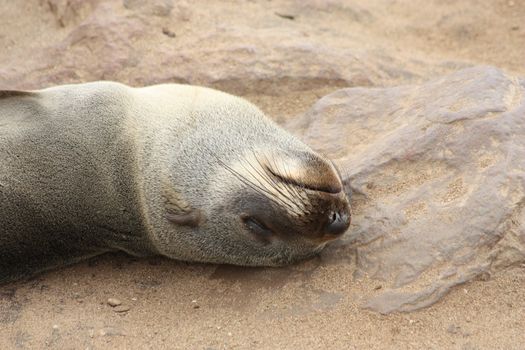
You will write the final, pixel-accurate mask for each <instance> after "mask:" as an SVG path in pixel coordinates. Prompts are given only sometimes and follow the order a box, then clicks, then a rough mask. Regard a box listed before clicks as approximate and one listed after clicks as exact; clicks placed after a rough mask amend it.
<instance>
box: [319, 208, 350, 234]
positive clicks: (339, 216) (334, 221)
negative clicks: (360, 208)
mask: <svg viewBox="0 0 525 350" xmlns="http://www.w3.org/2000/svg"><path fill="white" fill-rule="evenodd" d="M349 225H350V216H349V215H348V214H347V213H340V212H336V211H334V212H332V213H331V214H330V216H329V219H328V222H327V223H326V226H325V227H324V233H325V234H329V235H334V236H335V235H340V234H343V233H344V232H345V231H346V230H347V229H348V226H349Z"/></svg>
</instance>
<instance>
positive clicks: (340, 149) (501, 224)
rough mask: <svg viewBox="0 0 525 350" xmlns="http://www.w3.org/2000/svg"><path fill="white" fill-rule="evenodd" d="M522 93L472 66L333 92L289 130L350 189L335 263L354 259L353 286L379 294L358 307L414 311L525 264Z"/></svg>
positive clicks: (513, 83) (496, 74)
mask: <svg viewBox="0 0 525 350" xmlns="http://www.w3.org/2000/svg"><path fill="white" fill-rule="evenodd" d="M524 91H525V82H524V80H520V79H516V78H512V77H508V76H507V75H505V74H504V73H503V72H502V71H500V70H498V69H495V68H491V67H476V68H470V69H466V70H462V71H459V72H458V73H455V74H452V75H449V76H445V77H444V78H441V79H437V80H433V81H430V82H428V83H426V84H423V85H420V86H401V87H394V88H386V89H370V88H348V89H342V90H339V91H337V92H335V93H333V94H330V95H328V96H326V97H323V98H322V99H320V100H319V101H318V102H317V103H316V104H315V105H314V106H313V108H312V109H311V110H310V111H309V112H308V113H306V114H305V115H304V116H303V117H301V118H299V119H297V120H295V121H293V122H292V123H291V124H290V128H291V129H293V130H297V132H298V134H300V135H301V136H302V138H303V139H304V140H305V141H306V142H308V143H309V144H310V145H312V146H313V147H314V148H316V149H318V150H320V151H322V152H324V153H325V154H327V155H328V156H330V157H332V158H333V159H334V160H335V161H336V163H337V164H339V166H340V167H341V170H342V173H343V176H344V179H345V181H346V182H347V183H348V184H349V186H350V187H351V188H352V189H353V192H354V196H353V203H354V217H353V227H352V229H351V231H350V234H349V235H348V236H347V238H346V239H345V240H344V241H343V242H342V243H341V244H340V245H339V246H338V247H336V248H334V249H332V250H333V251H332V253H333V254H335V257H334V258H335V259H339V258H341V257H342V256H348V255H350V254H351V252H353V251H354V249H355V250H356V251H357V270H356V271H355V276H356V277H358V278H359V277H366V276H367V277H370V278H372V279H378V280H382V281H384V282H383V285H385V286H387V287H388V288H385V289H382V293H378V294H375V295H374V296H373V297H371V298H368V301H367V302H366V303H365V304H364V306H365V307H367V308H370V309H373V310H376V311H379V312H381V313H389V312H392V311H411V310H414V309H417V308H420V307H424V306H427V305H430V304H431V303H433V302H435V301H437V300H438V299H439V298H440V297H441V296H443V295H444V294H445V293H446V292H447V291H448V290H449V289H450V288H451V287H452V286H454V285H457V284H460V283H463V282H466V281H469V280H471V279H472V278H475V277H477V276H481V277H483V278H486V277H487V276H489V275H490V274H491V273H493V272H494V271H497V270H498V269H500V268H502V267H505V266H508V265H510V264H514V263H519V262H524V261H525V209H524V207H525V190H524V187H525V100H524V97H523V93H524ZM356 246H357V248H355V247H356Z"/></svg>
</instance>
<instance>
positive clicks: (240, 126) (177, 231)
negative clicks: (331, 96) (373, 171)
mask: <svg viewBox="0 0 525 350" xmlns="http://www.w3.org/2000/svg"><path fill="white" fill-rule="evenodd" d="M349 224H350V206H349V200H348V198H347V196H346V195H345V193H344V191H343V185H342V182H341V179H340V176H339V175H338V172H337V170H336V168H335V167H334V165H333V164H332V163H331V162H330V161H329V160H328V159H326V158H324V157H323V156H321V155H319V154H317V153H316V152H314V151H312V150H311V149H310V148H309V147H308V146H306V145H305V144H303V143H302V142H300V141H299V140H297V139H296V138H295V137H293V136H292V135H290V134H289V133H287V132H286V131H284V130H283V129H281V128H280V127H278V126H277V125H276V124H275V123H273V122H272V121H271V120H269V119H268V118H266V117H265V116H264V115H263V113H262V112H261V111H260V110H259V109H257V108H256V107H255V106H254V105H252V104H250V103H249V102H247V101H245V100H243V99H241V98H238V97H234V96H231V95H229V94H226V93H223V92H219V91H215V90H212V89H208V88H203V87H195V86H187V85H177V84H164V85H156V86H150V87H144V88H131V87H128V86H126V85H123V84H119V83H113V82H94V83H87V84H78V85H64V86H58V87H53V88H48V89H44V90H38V91H0V282H7V281H10V280H14V279H17V278H22V277H27V276H31V275H33V274H35V273H38V272H40V271H44V270H48V269H50V268H53V267H58V266H62V265H66V264H71V263H73V262H76V261H78V260H80V259H84V258H87V257H91V256H94V255H98V254H102V253H104V252H109V251H117V250H120V251H125V252H127V253H129V254H132V255H134V256H149V255H156V254H160V255H164V256H166V257H169V258H173V259H179V260H185V261H198V262H211V263H228V264H236V265H246V266H261V265H264V266H277V265H283V264H287V263H291V262H294V261H296V260H299V259H303V258H306V257H308V256H311V255H313V254H315V253H317V252H319V251H320V250H321V249H322V248H323V247H324V246H325V244H326V243H327V242H328V241H330V240H333V239H335V238H337V237H339V236H340V235H341V234H343V233H344V232H345V231H346V230H347V228H348V226H349Z"/></svg>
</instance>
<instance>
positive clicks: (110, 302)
mask: <svg viewBox="0 0 525 350" xmlns="http://www.w3.org/2000/svg"><path fill="white" fill-rule="evenodd" d="M120 304H122V302H121V301H120V300H119V299H117V298H109V299H108V305H109V306H111V307H115V306H119V305H120Z"/></svg>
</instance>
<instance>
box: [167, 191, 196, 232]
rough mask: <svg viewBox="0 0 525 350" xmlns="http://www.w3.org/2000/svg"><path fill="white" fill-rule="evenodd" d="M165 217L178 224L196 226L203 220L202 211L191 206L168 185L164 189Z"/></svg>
mask: <svg viewBox="0 0 525 350" xmlns="http://www.w3.org/2000/svg"><path fill="white" fill-rule="evenodd" d="M164 199H165V204H166V219H168V220H169V221H171V222H173V223H174V224H176V225H180V226H189V227H197V226H199V224H200V223H201V222H202V220H203V215H202V212H201V211H200V210H199V209H195V208H192V207H191V206H190V205H189V204H188V203H186V201H185V200H184V199H182V197H181V196H180V194H179V193H178V192H176V191H174V190H173V189H171V188H170V187H166V189H165V190H164Z"/></svg>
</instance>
